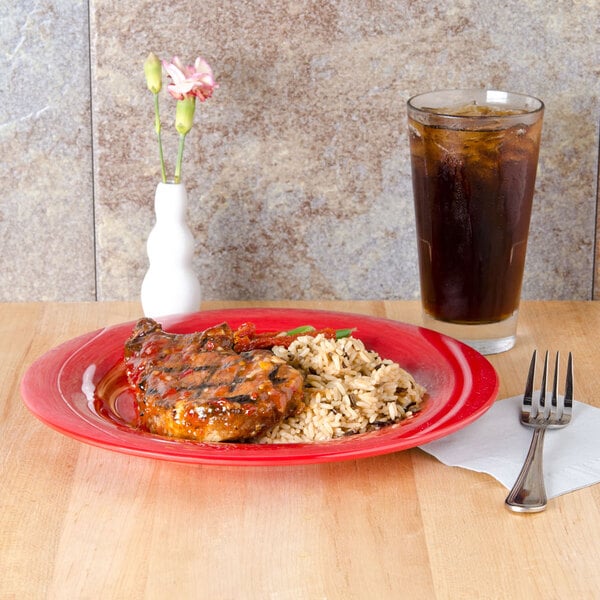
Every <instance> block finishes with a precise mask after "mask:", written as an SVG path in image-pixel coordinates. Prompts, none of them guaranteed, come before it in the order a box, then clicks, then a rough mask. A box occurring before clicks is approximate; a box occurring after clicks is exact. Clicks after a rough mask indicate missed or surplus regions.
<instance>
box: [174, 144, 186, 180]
mask: <svg viewBox="0 0 600 600" xmlns="http://www.w3.org/2000/svg"><path fill="white" fill-rule="evenodd" d="M185 135H186V134H185V133H180V134H179V149H178V150H177V164H176V165H175V183H181V163H182V162H183V144H184V142H185Z"/></svg>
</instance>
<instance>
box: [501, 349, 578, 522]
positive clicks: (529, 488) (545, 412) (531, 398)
mask: <svg viewBox="0 0 600 600" xmlns="http://www.w3.org/2000/svg"><path fill="white" fill-rule="evenodd" d="M536 354H537V353H536V352H535V351H534V352H533V356H532V357H531V364H530V365H529V375H528V376H527V383H526V385H525V393H524V394H523V403H522V405H521V423H522V424H523V425H525V426H527V427H533V428H534V432H533V438H532V440H531V446H530V447H529V452H528V453H527V457H526V458H525V463H524V464H523V468H522V469H521V472H520V473H519V476H518V477H517V481H516V482H515V485H514V486H513V488H512V490H511V491H510V493H509V494H508V496H507V497H506V501H505V503H506V506H507V507H508V508H509V509H510V510H514V511H516V512H540V511H542V510H544V509H545V508H546V504H547V503H548V500H547V497H546V487H545V485H544V470H543V450H544V434H545V433H546V429H557V428H560V427H564V426H565V425H568V424H569V421H570V420H571V412H572V409H573V356H572V355H571V353H570V352H569V360H568V362H567V376H566V380H565V393H564V396H559V395H558V359H559V354H558V352H557V353H556V364H555V367H554V382H553V386H552V397H551V400H550V405H548V403H547V402H546V395H547V393H546V378H547V374H548V352H546V358H545V360H544V371H543V373H542V384H541V390H540V395H539V397H538V396H537V394H536V395H534V393H533V380H534V377H535V362H536Z"/></svg>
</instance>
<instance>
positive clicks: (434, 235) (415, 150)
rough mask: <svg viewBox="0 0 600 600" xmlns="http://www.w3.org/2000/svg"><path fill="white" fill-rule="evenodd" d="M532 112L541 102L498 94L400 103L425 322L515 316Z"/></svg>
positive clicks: (533, 159) (533, 162) (529, 184)
mask: <svg viewBox="0 0 600 600" xmlns="http://www.w3.org/2000/svg"><path fill="white" fill-rule="evenodd" d="M427 96H431V97H430V98H428V97H427ZM513 96H516V98H513ZM467 99H469V101H468V102H465V101H466V100H467ZM542 112H543V104H542V103H541V101H539V100H536V99H532V98H529V97H527V96H525V97H522V96H519V95H513V94H506V93H504V92H486V91H480V92H470V93H466V92H462V91H451V92H438V93H435V92H434V93H431V94H424V95H421V96H417V97H415V98H413V99H411V100H410V101H409V105H408V116H409V137H410V151H411V164H412V181H413V191H414V204H415V215H416V227H417V237H418V255H419V272H420V278H421V295H422V302H423V308H424V311H425V313H426V314H427V315H429V316H430V317H431V318H433V319H435V320H439V321H446V322H451V323H460V324H465V325H476V324H486V323H496V322H500V321H503V320H505V319H508V318H510V317H512V316H513V315H515V314H516V311H517V308H518V305H519V298H520V292H521V282H522V277H523V269H524V264H525V252H526V248H527V236H528V231H529V221H530V216H531V206H532V199H533V193H534V186H535V176H536V169H537V161H538V151H539V144H540V136H541V129H542ZM511 345H512V344H511Z"/></svg>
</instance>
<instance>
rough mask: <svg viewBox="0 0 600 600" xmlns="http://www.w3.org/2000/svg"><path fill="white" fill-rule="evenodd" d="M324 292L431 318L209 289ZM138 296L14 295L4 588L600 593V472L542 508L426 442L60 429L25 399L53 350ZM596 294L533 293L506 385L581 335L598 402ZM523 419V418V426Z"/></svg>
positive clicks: (578, 361)
mask: <svg viewBox="0 0 600 600" xmlns="http://www.w3.org/2000/svg"><path fill="white" fill-rule="evenodd" d="M244 305H246V306H265V305H272V306H289V307H302V308H309V307H310V308H326V309H330V310H331V309H334V310H342V311H350V312H359V313H365V314H373V315H378V316H382V317H389V318H392V319H398V320H402V321H406V322H412V323H419V320H420V309H419V305H418V303H416V302H320V303H315V302H294V303H284V302H276V303H275V302H273V303H266V302H260V303H245V304H244V303H241V302H227V303H224V302H223V303H221V302H210V303H206V304H205V305H204V308H224V307H233V306H244ZM140 313H141V310H140V307H139V305H138V304H136V303H76V304H43V303H40V304H1V305H0V328H1V336H0V357H1V360H0V373H1V379H0V381H1V382H2V384H1V387H0V482H1V484H0V573H1V575H0V598H2V599H5V598H15V599H22V598H77V599H82V598H90V599H92V598H93V599H99V598H127V599H137V598H167V597H169V598H210V599H231V600H237V599H246V598H248V599H255V598H256V599H261V600H262V599H272V600H296V599H299V600H303V599H353V598H357V599H362V598H368V599H373V600H374V599H388V598H394V599H396V598H419V599H421V598H424V599H428V598H432V599H461V598H467V599H471V598H486V599H489V598H498V599H500V598H502V599H504V598H544V599H546V598H595V597H598V590H600V576H599V575H598V570H597V558H598V556H600V486H598V485H596V486H592V487H588V488H585V489H582V490H579V491H577V492H573V493H570V494H567V495H564V496H561V497H559V498H556V499H554V500H551V501H550V504H549V507H548V509H547V510H546V511H545V512H543V513H539V514H535V515H518V514H514V513H511V512H509V511H508V510H506V509H505V508H504V498H505V496H506V493H507V490H506V489H505V488H504V487H503V486H502V485H501V484H499V483H497V482H496V481H495V480H494V479H492V478H491V477H489V476H487V475H484V474H479V473H474V472H471V471H467V470H463V469H459V468H450V467H446V466H444V465H442V464H441V463H439V462H438V461H437V460H436V459H435V458H433V457H432V456H429V455H427V454H425V453H424V452H423V451H421V450H419V449H413V450H409V451H404V452H399V453H395V454H391V455H386V456H381V457H376V458H369V459H364V460H358V461H348V462H341V463H330V464H319V465H304V466H293V467H241V468H240V467H210V466H200V465H185V464H176V463H170V462H166V461H160V460H152V459H147V458H140V457H134V456H128V455H125V454H120V453H116V452H111V451H108V450H103V449H100V448H96V447H92V446H89V445H86V444H83V443H80V442H78V441H75V440H73V439H71V438H69V437H66V436H64V435H61V434H59V433H57V432H55V431H53V430H51V429H49V428H48V427H46V426H44V425H43V424H42V423H40V422H39V421H38V420H37V419H35V418H34V417H33V416H32V415H31V414H30V413H29V412H28V410H27V409H26V408H25V406H24V405H23V402H22V399H21V396H20V391H19V385H20V380H21V378H22V376H23V374H24V372H25V370H26V369H27V367H28V366H29V365H30V364H31V363H32V362H33V361H34V360H35V359H36V358H38V357H39V356H41V355H42V354H43V353H44V352H46V351H47V350H49V349H51V348H52V347H54V346H56V345H57V344H60V343H61V342H64V341H66V340H68V339H70V338H72V337H75V336H77V335H80V334H83V333H85V332H87V331H90V330H93V329H96V328H99V327H102V326H105V325H109V324H116V323H120V322H124V321H129V320H133V319H136V318H137V317H139V316H141V314H140ZM599 332H600V303H594V302H524V303H523V304H522V307H521V315H520V323H519V338H518V342H517V345H516V346H515V348H514V349H512V350H510V351H509V352H506V353H504V354H499V355H496V356H491V357H489V360H490V362H491V363H492V364H493V365H494V367H495V368H496V369H497V371H498V373H499V375H500V380H501V386H500V393H499V398H504V397H507V396H512V395H516V394H518V393H520V392H521V391H522V387H523V381H524V378H525V375H526V369H527V363H528V361H529V357H530V355H531V352H532V350H533V349H534V348H538V349H540V350H545V349H546V348H548V349H551V350H561V351H562V352H566V351H568V350H571V351H573V352H574V355H575V375H576V385H575V392H576V394H575V396H576V399H578V400H580V401H582V402H586V403H589V404H592V405H595V406H599V407H600V378H599V377H598V366H599V354H598V341H597V336H598V333H599ZM517 426H518V424H517V423H516V422H515V427H517Z"/></svg>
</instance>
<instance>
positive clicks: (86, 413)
mask: <svg viewBox="0 0 600 600" xmlns="http://www.w3.org/2000/svg"><path fill="white" fill-rule="evenodd" d="M223 321H227V322H228V323H229V325H230V326H231V327H233V328H235V327H237V326H239V325H240V324H242V323H244V322H252V323H255V324H256V325H257V329H258V330H259V331H260V330H263V331H279V330H289V329H292V328H294V327H296V326H299V325H307V324H310V325H313V326H315V327H317V328H320V327H334V328H336V329H340V328H345V327H355V328H356V331H355V333H354V335H355V336H356V337H358V338H360V339H361V340H363V342H364V343H365V345H366V346H367V348H370V349H373V350H376V351H377V352H379V354H380V355H381V356H382V357H383V358H390V359H392V360H394V361H396V362H398V363H399V364H400V365H401V366H402V367H403V368H405V369H406V370H407V371H409V372H410V373H411V374H412V375H413V376H414V377H415V379H416V380H417V381H418V382H419V383H421V384H422V385H424V386H425V387H426V388H427V391H428V397H427V399H426V401H425V403H424V407H423V409H422V410H421V411H420V412H419V413H418V414H417V415H416V416H415V417H414V418H413V419H410V420H407V421H404V422H402V423H399V424H395V425H389V426H387V427H384V428H382V429H379V430H378V431H373V432H370V433H363V434H357V435H352V436H347V437H344V438H341V439H337V440H332V441H328V442H310V443H299V444H232V443H200V442H192V441H184V440H175V439H168V438H164V437H161V436H157V435H152V434H149V433H146V432H144V431H140V430H138V429H136V428H135V427H134V426H133V425H131V424H130V423H131V420H132V414H133V396H132V394H131V393H130V392H128V391H126V390H125V389H124V387H123V377H122V371H120V370H119V369H118V368H117V369H115V365H118V364H119V362H120V360H121V359H122V357H123V345H124V343H125V340H126V339H127V338H128V337H129V335H130V333H131V330H132V329H133V326H134V324H135V323H134V322H133V321H132V322H130V323H123V324H121V325H116V326H114V327H108V328H106V329H101V330H98V331H94V332H91V333H88V334H86V335H83V336H81V337H78V338H75V339H73V340H71V341H68V342H66V343H64V344H62V345H60V346H58V347H57V348H54V349H53V350H51V351H49V352H48V353H47V354H45V355H44V356H42V357H41V358H39V359H38V360H37V361H36V362H34V363H33V365H31V367H30V368H29V369H28V370H27V372H26V373H25V376H24V378H23V381H22V382H21V394H22V396H23V399H24V401H25V404H26V406H27V407H28V408H29V410H30V411H31V412H32V413H33V414H34V415H35V416H36V417H38V418H39V419H40V420H41V421H43V422H44V423H46V424H47V425H49V426H50V427H52V428H54V429H56V430H58V431H60V432H61V433H63V434H65V435H68V436H71V437H73V438H75V439H77V440H80V441H83V442H86V443H89V444H92V445H95V446H100V447H102V448H107V449H109V450H116V451H119V452H125V453H128V454H135V455H139V456H146V457H149V458H159V459H165V460H172V461H179V462H188V463H205V464H219V465H248V466H254V465H290V464H303V463H320V462H331V461H340V460H349V459H358V458H364V457H368V456H375V455H378V454H386V453H390V452H397V451H399V450H405V449H407V448H412V447H415V446H420V445H421V444H425V443H427V442H431V441H433V440H436V439H439V438H441V437H443V436H446V435H448V434H449V433H452V432H454V431H456V430H458V429H460V428H462V427H464V426H465V425H467V424H469V423H471V422H472V421H474V420H475V419H477V418H478V417H480V416H481V415H482V414H483V413H484V412H485V411H486V410H487V409H488V408H489V407H490V406H491V405H492V404H493V402H494V400H495V399H496V395H497V392H498V376H497V374H496V372H495V370H494V368H493V367H492V365H491V364H490V363H489V362H488V361H487V359H485V358H484V357H483V356H482V355H481V354H479V353H478V352H476V351H475V350H473V349H472V348H470V347H468V346H465V345H464V344H462V343H460V342H458V341H456V340H454V339H452V338H449V337H446V336H443V335H441V334H439V333H436V332H434V331H431V330H429V329H424V328H422V327H416V326H413V325H407V324H405V323H400V322H398V321H392V320H389V319H379V318H375V317H369V316H364V315H358V314H352V313H341V312H328V311H314V310H292V309H290V310H288V309H275V308H242V309H231V310H215V311H204V312H198V313H194V314H192V315H186V316H180V317H169V318H167V319H163V320H162V324H163V327H164V329H165V330H167V331H171V332H176V333H188V332H192V331H199V330H203V329H206V328H207V327H210V326H212V325H215V324H217V323H221V322H223ZM112 374H114V377H113V376H112ZM99 383H101V384H102V389H101V390H97V389H96V387H97V386H98V384H99ZM94 391H96V395H98V394H99V393H100V395H101V396H102V397H103V398H109V400H108V401H106V402H100V403H99V402H98V401H97V400H96V401H94V400H93V396H94Z"/></svg>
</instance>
